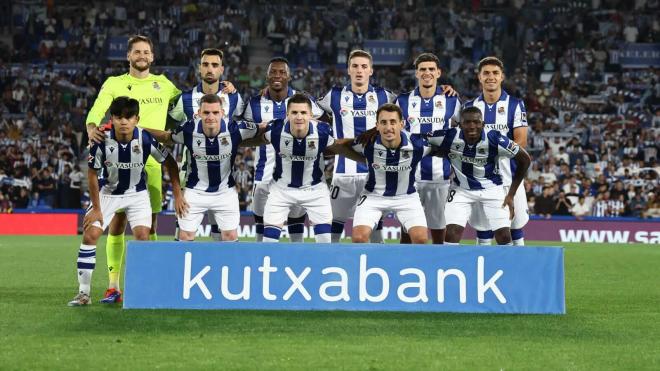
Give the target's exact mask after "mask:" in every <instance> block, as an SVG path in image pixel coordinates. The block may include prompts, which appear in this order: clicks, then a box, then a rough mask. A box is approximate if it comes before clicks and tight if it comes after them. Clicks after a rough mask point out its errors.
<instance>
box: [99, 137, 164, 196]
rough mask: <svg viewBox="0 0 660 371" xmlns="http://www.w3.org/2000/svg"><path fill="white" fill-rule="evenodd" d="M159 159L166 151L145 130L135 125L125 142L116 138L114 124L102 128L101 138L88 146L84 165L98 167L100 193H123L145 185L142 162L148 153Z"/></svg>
mask: <svg viewBox="0 0 660 371" xmlns="http://www.w3.org/2000/svg"><path fill="white" fill-rule="evenodd" d="M150 155H151V156H152V157H153V158H154V160H156V161H158V162H160V163H162V162H163V161H165V159H166V158H167V156H169V152H168V150H167V148H165V147H163V145H161V144H160V143H158V142H157V141H156V139H154V137H152V136H151V134H149V132H147V131H146V130H142V129H141V128H138V127H136V128H135V129H134V130H133V138H132V139H131V141H130V142H129V143H121V142H118V141H117V139H116V137H115V129H114V127H113V128H112V129H110V130H108V131H106V132H105V141H104V142H102V143H98V144H96V143H95V144H94V145H93V146H92V148H91V149H90V150H89V158H88V161H87V162H88V164H87V165H88V166H89V168H90V169H94V170H101V172H100V174H98V176H99V186H100V187H101V190H100V193H102V194H106V195H115V196H120V195H125V194H130V193H135V192H140V191H144V190H146V189H147V186H146V177H145V172H144V164H145V163H146V162H147V159H148V158H149V156H150Z"/></svg>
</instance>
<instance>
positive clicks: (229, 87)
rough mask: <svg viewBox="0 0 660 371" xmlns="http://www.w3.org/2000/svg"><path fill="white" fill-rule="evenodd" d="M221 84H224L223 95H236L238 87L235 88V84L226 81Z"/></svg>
mask: <svg viewBox="0 0 660 371" xmlns="http://www.w3.org/2000/svg"><path fill="white" fill-rule="evenodd" d="M220 83H221V84H222V92H223V93H225V94H234V93H236V87H235V86H234V84H232V82H231V81H227V80H224V81H221V82H220Z"/></svg>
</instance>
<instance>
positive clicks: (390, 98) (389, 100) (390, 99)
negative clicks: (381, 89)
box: [385, 89, 396, 103]
mask: <svg viewBox="0 0 660 371" xmlns="http://www.w3.org/2000/svg"><path fill="white" fill-rule="evenodd" d="M385 95H386V96H387V103H394V101H395V100H396V94H394V93H392V92H391V91H389V90H387V89H385Z"/></svg>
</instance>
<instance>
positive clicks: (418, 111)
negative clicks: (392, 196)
mask: <svg viewBox="0 0 660 371" xmlns="http://www.w3.org/2000/svg"><path fill="white" fill-rule="evenodd" d="M440 74H441V70H440V60H439V59H438V57H436V56H435V55H434V54H431V53H423V54H420V55H419V57H417V59H416V60H415V77H416V78H417V88H415V90H413V91H411V92H409V93H404V94H401V95H399V96H398V97H397V99H396V104H397V105H398V106H399V107H401V111H402V112H403V119H404V122H405V125H406V130H407V131H408V132H410V133H411V134H426V133H432V132H434V131H436V130H440V129H448V128H449V126H450V122H451V120H452V119H453V120H458V114H459V112H460V109H461V103H460V102H459V101H458V98H457V97H455V96H449V95H448V94H445V93H443V91H442V88H440V87H439V86H438V79H439V78H440ZM450 174H451V165H450V164H449V160H447V159H445V158H441V157H436V156H426V157H424V158H423V159H422V161H421V162H420V163H419V169H417V175H416V178H415V188H417V193H419V198H420V200H421V201H422V205H423V206H424V213H425V215H426V222H427V224H428V227H429V229H430V230H431V237H432V239H433V243H434V244H441V243H442V242H443V241H444V234H445V225H446V224H445V202H446V200H447V192H448V191H449V176H450ZM401 242H402V243H405V242H410V238H409V237H408V236H407V234H406V233H405V232H404V234H403V235H402V241H401Z"/></svg>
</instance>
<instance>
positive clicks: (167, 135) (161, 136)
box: [144, 128, 174, 146]
mask: <svg viewBox="0 0 660 371" xmlns="http://www.w3.org/2000/svg"><path fill="white" fill-rule="evenodd" d="M144 130H146V131H148V132H149V134H151V136H152V137H154V138H156V140H157V141H159V142H161V143H163V144H165V145H168V146H171V145H173V144H174V140H172V133H171V132H169V131H165V130H158V129H152V128H144Z"/></svg>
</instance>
